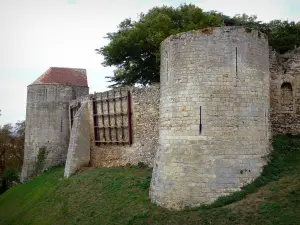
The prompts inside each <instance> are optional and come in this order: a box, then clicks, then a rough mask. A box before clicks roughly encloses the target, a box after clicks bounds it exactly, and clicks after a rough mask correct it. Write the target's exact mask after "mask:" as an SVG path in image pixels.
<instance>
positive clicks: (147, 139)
mask: <svg viewBox="0 0 300 225" xmlns="http://www.w3.org/2000/svg"><path fill="white" fill-rule="evenodd" d="M160 80H161V83H160V84H154V85H151V86H149V87H143V88H138V87H123V88H118V89H113V90H110V91H107V92H103V93H94V94H89V93H88V92H89V88H88V85H87V77H86V71H85V70H84V69H76V68H57V67H51V68H49V70H47V71H46V72H45V73H44V74H43V75H42V76H41V77H39V78H38V79H37V80H36V81H35V82H33V83H32V84H31V85H29V86H28V88H27V90H28V92H27V108H26V131H25V151H24V164H23V168H22V180H23V181H25V180H27V179H30V178H32V177H34V176H36V175H37V174H38V173H39V172H41V171H42V170H44V169H47V168H50V167H52V166H55V165H58V164H63V163H65V164H66V165H65V177H69V176H70V175H72V174H73V173H74V172H75V171H76V170H78V169H80V167H82V166H87V165H89V166H92V167H111V166H122V165H126V164H128V163H129V164H137V163H138V162H144V163H145V164H147V165H149V166H151V167H152V166H153V176H152V181H151V187H150V197H151V200H152V201H153V202H154V203H157V204H158V205H161V206H163V207H167V208H171V209H181V208H184V207H186V206H198V205H200V204H202V203H210V202H212V201H214V200H215V199H216V198H218V197H219V196H223V195H227V194H230V193H232V192H233V191H236V190H239V189H240V188H241V187H242V186H243V185H245V184H247V183H249V182H251V181H252V180H253V179H255V178H256V177H257V176H258V175H259V174H260V172H261V170H262V167H263V166H264V165H265V164H266V163H267V162H266V160H267V157H265V156H266V155H268V153H269V148H270V139H271V135H277V134H299V129H300V122H299V121H300V118H299V115H300V48H298V49H295V50H293V51H291V52H288V53H285V54H282V55H280V54H278V53H276V52H274V51H269V47H268V40H267V37H266V35H265V34H263V33H260V32H258V31H255V30H252V29H248V28H242V27H220V28H214V29H211V28H207V29H202V30H197V31H190V32H186V33H181V34H177V35H173V36H171V37H169V38H167V39H166V40H165V41H163V42H162V45H161V79H160ZM128 91H129V93H130V99H131V105H129V104H128V102H126V101H125V100H124V101H123V102H122V101H120V98H119V99H114V97H120V96H124V95H126V93H128ZM115 95H116V96H115ZM128 98H129V97H128ZM111 99H114V100H111ZM95 101H100V102H102V103H101V104H98V105H97V106H96V107H95V105H94V104H95ZM103 104H104V105H103ZM115 104H116V105H117V108H116V109H114V107H115ZM121 106H122V107H121ZM129 107H131V108H129ZM109 108H110V110H109ZM121 108H122V109H123V111H122V110H121ZM95 109H96V111H95ZM113 109H114V110H115V111H114V113H113V115H111V120H112V121H115V124H111V123H112V121H109V119H108V118H109V117H107V115H108V114H111V113H112V110H113ZM129 109H131V110H129ZM120 110H121V111H120ZM128 110H129V111H128ZM109 111H110V113H109ZM130 111H131V117H126V114H127V112H130ZM99 113H100V114H101V115H100V116H99V115H98V114H99ZM129 114H130V113H129ZM95 115H98V118H99V120H100V119H101V121H100V122H99V121H96V119H95V118H96V117H95ZM120 115H125V118H123V117H122V116H120ZM115 118H117V119H115ZM128 118H131V119H132V122H131V125H132V126H131V128H132V129H131V131H132V132H131V134H132V143H121V142H118V140H121V139H123V138H125V139H128V137H129V136H128V135H129V126H128V125H129V121H128ZM121 121H123V122H124V124H122V123H123V122H121ZM71 124H72V126H71ZM120 124H122V125H124V134H122V132H121V130H122V129H121V128H120ZM101 126H105V127H106V128H105V129H103V127H101ZM120 129H121V130H120ZM110 133H112V137H111V140H110V141H109V140H108V141H107V137H109V136H110V135H111V134H110ZM114 135H115V136H114ZM122 135H123V136H122ZM95 137H97V138H96V140H97V139H98V140H97V141H98V142H97V144H96V142H95ZM103 140H105V141H104V142H105V143H102V142H101V141H103ZM128 140H130V139H128ZM100 142H101V143H100Z"/></svg>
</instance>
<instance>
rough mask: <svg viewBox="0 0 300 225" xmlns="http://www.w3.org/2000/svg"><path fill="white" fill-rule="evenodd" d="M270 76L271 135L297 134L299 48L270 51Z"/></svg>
mask: <svg viewBox="0 0 300 225" xmlns="http://www.w3.org/2000/svg"><path fill="white" fill-rule="evenodd" d="M270 75H271V76H270V78H271V79H270V92H271V123H272V134H273V135H277V134H293V135H295V134H299V131H300V48H298V49H295V50H293V51H290V52H288V53H285V54H282V55H280V54H278V53H276V52H275V51H270Z"/></svg>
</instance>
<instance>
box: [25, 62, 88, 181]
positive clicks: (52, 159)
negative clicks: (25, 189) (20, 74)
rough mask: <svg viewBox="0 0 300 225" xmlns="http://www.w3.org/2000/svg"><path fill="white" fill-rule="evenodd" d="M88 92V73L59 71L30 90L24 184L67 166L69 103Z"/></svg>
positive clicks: (39, 79) (64, 69) (34, 84)
mask: <svg viewBox="0 0 300 225" xmlns="http://www.w3.org/2000/svg"><path fill="white" fill-rule="evenodd" d="M88 91H89V88H88V87H87V79H86V72H85V70H82V69H71V68H56V67H54V68H50V69H49V70H47V71H46V72H45V73H44V74H43V75H42V76H41V77H39V78H38V79H37V80H36V81H35V82H33V83H32V84H31V85H29V86H28V87H27V108H26V130H25V149H24V163H23V168H22V175H21V179H22V180H23V181H25V180H28V179H30V178H32V177H34V176H36V175H37V174H38V173H39V172H41V171H42V170H44V169H47V168H50V167H52V166H55V165H59V164H63V163H65V161H66V156H67V149H68V145H69V136H70V130H69V113H68V112H69V101H70V100H72V99H75V98H76V97H78V96H82V95H87V94H88ZM39 156H40V157H39ZM37 164H39V167H40V168H37ZM39 170H41V171H39Z"/></svg>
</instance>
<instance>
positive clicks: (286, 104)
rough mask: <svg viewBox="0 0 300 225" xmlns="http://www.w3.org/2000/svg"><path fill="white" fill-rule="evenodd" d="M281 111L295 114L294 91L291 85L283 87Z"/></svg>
mask: <svg viewBox="0 0 300 225" xmlns="http://www.w3.org/2000/svg"><path fill="white" fill-rule="evenodd" d="M281 110H282V111H283V112H293V89H292V85H291V84H290V83H287V82H286V83H283V84H282V85H281Z"/></svg>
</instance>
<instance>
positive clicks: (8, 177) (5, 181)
mask: <svg viewBox="0 0 300 225" xmlns="http://www.w3.org/2000/svg"><path fill="white" fill-rule="evenodd" d="M19 181H20V180H19V174H18V170H17V169H16V168H7V169H5V170H4V172H3V174H2V176H1V187H0V194H2V193H3V192H5V191H6V190H7V189H9V188H10V187H12V186H13V185H14V184H16V183H19Z"/></svg>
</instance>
